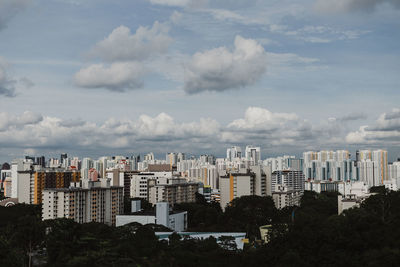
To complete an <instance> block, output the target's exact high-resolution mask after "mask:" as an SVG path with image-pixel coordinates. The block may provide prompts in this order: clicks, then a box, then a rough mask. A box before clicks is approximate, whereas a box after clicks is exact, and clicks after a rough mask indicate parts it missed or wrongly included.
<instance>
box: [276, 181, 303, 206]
mask: <svg viewBox="0 0 400 267" xmlns="http://www.w3.org/2000/svg"><path fill="white" fill-rule="evenodd" d="M302 195H303V192H301V191H300V190H294V189H291V188H290V187H288V186H285V185H277V186H276V187H275V190H274V191H273V192H272V199H273V200H274V203H275V207H276V208H277V209H282V208H284V207H287V206H299V205H300V200H301V196H302Z"/></svg>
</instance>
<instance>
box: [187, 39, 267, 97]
mask: <svg viewBox="0 0 400 267" xmlns="http://www.w3.org/2000/svg"><path fill="white" fill-rule="evenodd" d="M234 46H235V48H234V49H233V50H232V51H230V50H229V49H227V48H226V47H219V48H215V49H211V50H207V51H204V52H198V53H196V54H195V55H193V57H192V58H191V60H190V62H188V63H187V64H186V66H185V84H184V90H185V91H186V92H187V93H189V94H194V93H199V92H202V91H217V92H221V91H225V90H229V89H235V88H242V87H246V86H249V85H252V84H254V83H255V82H257V81H258V80H259V79H260V78H261V77H262V75H263V74H264V73H265V71H266V65H267V61H266V53H265V51H264V48H263V47H262V46H261V45H260V44H259V43H257V41H255V40H252V39H245V38H243V37H241V36H236V38H235V42H234Z"/></svg>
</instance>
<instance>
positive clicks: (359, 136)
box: [346, 108, 400, 145]
mask: <svg viewBox="0 0 400 267" xmlns="http://www.w3.org/2000/svg"><path fill="white" fill-rule="evenodd" d="M383 140H384V141H385V142H386V144H389V145H393V144H394V145H400V109H398V108H395V109H393V110H392V111H391V112H388V113H383V114H382V115H380V116H379V118H378V119H377V120H376V122H375V123H374V124H372V125H365V126H361V127H360V128H359V130H357V131H354V132H350V133H349V134H348V135H347V136H346V141H347V142H348V143H355V144H363V143H367V144H374V143H377V142H381V143H383V142H382V141H383Z"/></svg>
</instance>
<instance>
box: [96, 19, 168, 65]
mask: <svg viewBox="0 0 400 267" xmlns="http://www.w3.org/2000/svg"><path fill="white" fill-rule="evenodd" d="M168 31H169V28H168V26H166V24H163V23H159V22H158V21H156V22H154V24H153V26H152V27H151V28H149V27H142V26H140V27H139V28H138V29H137V30H136V33H135V34H132V33H131V30H130V29H129V28H128V27H126V26H119V27H118V28H116V29H114V30H113V31H112V32H111V33H110V35H109V36H107V37H106V38H105V39H104V40H102V41H100V42H99V43H97V44H96V45H95V46H94V48H93V49H92V50H91V51H90V52H89V54H90V55H92V56H95V57H99V58H101V59H103V60H105V61H107V62H115V61H132V60H140V61H142V60H145V59H147V58H149V57H151V56H154V55H157V54H162V53H165V52H167V50H168V47H169V45H170V43H171V42H172V38H171V37H170V36H169V35H168Z"/></svg>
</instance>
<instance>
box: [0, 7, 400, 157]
mask: <svg viewBox="0 0 400 267" xmlns="http://www.w3.org/2000/svg"><path fill="white" fill-rule="evenodd" d="M399 18H400V1H399V0H368V1H366V0H291V1H290V0H271V1H265V0H129V1H128V0H112V1H111V0H51V1H50V0H0V107H1V108H0V159H1V160H3V161H6V160H7V161H9V160H10V159H13V158H16V157H21V156H24V155H28V154H29V155H35V156H38V155H42V154H44V155H54V156H56V155H58V154H59V153H61V152H68V153H69V154H70V155H77V156H85V155H88V156H92V157H97V156H101V155H115V154H124V155H130V154H132V153H134V154H138V153H140V154H143V153H147V152H150V151H152V152H154V153H155V154H156V155H159V156H160V157H161V155H163V154H164V153H165V152H168V151H176V152H178V151H182V152H186V153H188V154H193V155H199V154H202V153H213V154H215V155H217V156H222V155H224V154H225V151H226V147H228V146H230V145H240V146H243V147H244V146H245V145H246V144H252V145H259V146H261V147H262V157H263V158H265V157H268V156H275V155H282V154H295V155H300V154H301V152H302V151H304V150H322V149H349V150H351V151H352V152H354V151H355V149H357V148H372V149H375V148H385V149H388V151H389V156H390V159H391V160H394V159H395V158H397V157H400V91H399V90H400V78H399V77H400V46H399V43H400V19H399Z"/></svg>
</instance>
